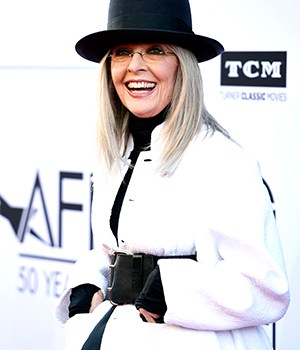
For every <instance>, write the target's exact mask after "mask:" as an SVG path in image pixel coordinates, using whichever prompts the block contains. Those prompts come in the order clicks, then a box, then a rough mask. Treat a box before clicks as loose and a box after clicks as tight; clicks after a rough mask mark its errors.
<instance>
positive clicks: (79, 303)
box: [69, 283, 100, 317]
mask: <svg viewBox="0 0 300 350" xmlns="http://www.w3.org/2000/svg"><path fill="white" fill-rule="evenodd" d="M99 289H100V288H98V287H96V286H94V285H93V284H88V283H87V284H81V285H79V286H77V287H75V288H73V289H72V292H71V296H70V305H69V317H72V316H74V315H76V314H83V313H88V312H89V310H90V307H91V302H92V298H93V296H94V294H95V293H96V292H98V290H99Z"/></svg>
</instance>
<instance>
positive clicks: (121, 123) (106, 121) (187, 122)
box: [97, 45, 229, 176]
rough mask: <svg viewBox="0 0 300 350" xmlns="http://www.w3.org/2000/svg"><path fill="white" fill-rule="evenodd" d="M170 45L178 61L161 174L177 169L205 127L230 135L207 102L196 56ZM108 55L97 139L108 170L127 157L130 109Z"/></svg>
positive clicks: (103, 65)
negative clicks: (118, 89)
mask: <svg viewBox="0 0 300 350" xmlns="http://www.w3.org/2000/svg"><path fill="white" fill-rule="evenodd" d="M168 48H169V49H170V50H172V51H173V52H174V53H175V54H176V56H177V58H178V61H179V65H178V69H177V76H176V79H175V85H174V90H173V96H172V99H171V101H170V104H169V108H168V112H167V114H166V121H165V124H164V127H163V129H162V139H163V140H164V141H163V148H162V152H161V156H160V159H159V161H158V165H157V171H158V172H159V173H160V174H161V176H170V175H172V174H173V173H174V171H175V170H176V168H177V166H178V164H179V162H180V160H181V158H182V155H183V153H184V151H185V149H186V148H187V146H188V145H189V143H190V141H191V140H192V139H193V138H194V137H195V136H197V135H198V134H199V132H200V130H201V129H202V128H205V129H206V131H207V134H211V133H214V132H215V131H219V132H221V133H223V134H224V135H225V136H227V137H229V135H228V133H227V131H226V130H225V129H224V128H223V127H221V126H220V124H219V123H218V122H217V121H216V120H215V119H214V118H213V117H212V116H211V115H210V114H209V113H208V112H207V110H206V108H205V106H204V101H203V87H202V77H201V72H200V67H199V65H198V62H197V60H196V58H195V56H194V55H193V54H192V53H191V52H190V51H188V50H185V49H183V48H181V47H178V46H173V45H169V46H168ZM107 57H108V55H106V56H105V57H104V58H103V59H102V61H101V62H100V74H99V94H98V96H99V101H98V107H99V111H98V113H99V116H98V120H97V139H98V148H99V152H100V155H101V158H102V160H103V161H104V165H105V166H106V168H107V170H108V171H116V170H118V169H120V164H121V162H122V161H124V159H123V156H124V152H125V150H126V146H127V142H128V138H129V131H128V118H129V111H128V110H127V109H126V108H125V107H124V105H123V104H122V103H121V101H120V99H119V97H118V95H117V93H116V90H115V88H114V86H113V83H112V79H111V73H110V61H109V59H108V58H107ZM125 161H126V160H125Z"/></svg>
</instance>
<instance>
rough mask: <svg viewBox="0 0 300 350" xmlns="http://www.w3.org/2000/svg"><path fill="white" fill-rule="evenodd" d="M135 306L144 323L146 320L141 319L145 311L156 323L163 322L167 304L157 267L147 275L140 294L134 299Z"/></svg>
mask: <svg viewBox="0 0 300 350" xmlns="http://www.w3.org/2000/svg"><path fill="white" fill-rule="evenodd" d="M135 306H136V308H137V309H138V310H140V309H141V310H140V313H141V317H142V318H143V320H144V321H147V320H146V319H145V317H143V312H142V311H143V310H146V311H148V312H149V313H151V314H152V315H155V317H154V319H155V321H156V322H157V323H162V322H163V316H164V315H165V313H166V311H167V304H166V301H165V296H164V290H163V286H162V282H161V277H160V271H159V267H158V266H156V267H155V268H154V270H153V271H152V272H151V273H150V274H149V276H148V278H147V280H146V283H145V286H144V288H143V290H142V292H141V293H140V295H139V296H138V297H137V298H136V301H135ZM156 316H157V317H156Z"/></svg>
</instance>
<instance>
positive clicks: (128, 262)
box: [108, 252, 196, 305]
mask: <svg viewBox="0 0 300 350" xmlns="http://www.w3.org/2000/svg"><path fill="white" fill-rule="evenodd" d="M159 259H193V260H196V255H174V256H173V255H172V256H156V255H147V254H127V253H123V252H116V253H115V254H114V255H112V263H111V265H110V284H109V287H108V299H109V300H110V302H111V303H112V304H114V305H123V304H134V302H135V299H136V298H137V297H138V295H139V294H140V292H141V291H142V289H143V287H144V285H145V282H146V280H147V277H148V275H149V273H150V272H151V271H152V270H153V269H154V268H155V266H156V265H157V261H158V260H159Z"/></svg>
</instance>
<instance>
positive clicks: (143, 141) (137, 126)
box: [110, 108, 167, 239]
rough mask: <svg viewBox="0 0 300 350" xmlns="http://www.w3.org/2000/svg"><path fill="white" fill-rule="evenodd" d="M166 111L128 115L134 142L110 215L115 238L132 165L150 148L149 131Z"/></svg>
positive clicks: (132, 168)
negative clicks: (129, 163) (142, 115)
mask: <svg viewBox="0 0 300 350" xmlns="http://www.w3.org/2000/svg"><path fill="white" fill-rule="evenodd" d="M166 111H167V108H166V109H164V110H163V111H162V112H161V113H159V114H158V115H157V116H155V117H151V118H138V117H136V116H134V115H133V114H131V115H130V116H129V124H128V127H129V131H130V133H131V135H132V137H133V142H134V148H133V150H132V152H131V154H130V156H129V159H130V160H131V166H130V167H129V168H128V170H127V172H126V174H125V176H124V179H123V181H122V183H121V185H120V187H119V190H118V192H117V195H116V198H115V201H114V204H113V207H112V210H111V216H110V228H111V230H112V232H113V234H114V236H115V237H116V239H118V226H119V218H120V213H121V208H122V205H123V201H124V197H125V194H126V191H127V188H128V185H129V181H130V179H131V176H132V173H133V170H134V165H135V164H136V161H137V159H138V156H139V154H140V152H141V151H147V150H150V143H151V133H152V131H153V130H154V128H155V127H156V126H158V125H159V124H161V123H162V122H163V121H164V120H165V116H166Z"/></svg>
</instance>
